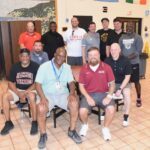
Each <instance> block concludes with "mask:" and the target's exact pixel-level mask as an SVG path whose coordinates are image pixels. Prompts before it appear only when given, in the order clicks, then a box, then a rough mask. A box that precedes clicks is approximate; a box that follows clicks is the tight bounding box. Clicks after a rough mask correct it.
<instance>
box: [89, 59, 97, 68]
mask: <svg viewBox="0 0 150 150" xmlns="http://www.w3.org/2000/svg"><path fill="white" fill-rule="evenodd" d="M98 63H99V60H97V59H96V58H92V59H91V60H90V61H89V64H90V65H91V66H96V65H97V64H98Z"/></svg>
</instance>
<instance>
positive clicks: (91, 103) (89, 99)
mask: <svg viewBox="0 0 150 150" xmlns="http://www.w3.org/2000/svg"><path fill="white" fill-rule="evenodd" d="M86 99H87V102H88V104H89V105H90V106H95V105H96V104H95V101H94V99H93V98H92V97H91V96H88V97H86Z"/></svg>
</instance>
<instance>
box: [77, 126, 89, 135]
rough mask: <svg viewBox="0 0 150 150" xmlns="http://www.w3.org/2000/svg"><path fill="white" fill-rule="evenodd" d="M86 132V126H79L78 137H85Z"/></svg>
mask: <svg viewBox="0 0 150 150" xmlns="http://www.w3.org/2000/svg"><path fill="white" fill-rule="evenodd" d="M87 131H88V124H83V125H82V126H81V129H80V131H79V135H80V136H86V134H87Z"/></svg>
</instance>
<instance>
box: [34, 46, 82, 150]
mask: <svg viewBox="0 0 150 150" xmlns="http://www.w3.org/2000/svg"><path fill="white" fill-rule="evenodd" d="M66 55H67V53H66V50H65V48H64V47H59V48H57V50H56V53H55V55H54V58H53V59H52V60H51V61H48V62H45V63H44V64H42V65H41V66H40V67H39V70H38V72H37V76H36V79H35V82H36V89H37V92H38V94H39V96H40V102H39V104H38V110H37V111H38V124H39V128H40V133H41V135H40V140H39V142H38V147H39V148H40V149H42V148H44V147H45V146H46V141H47V134H46V114H47V112H48V111H51V110H52V109H53V108H54V107H55V106H58V107H60V108H62V109H64V110H66V111H69V113H70V127H69V129H68V136H69V137H70V138H71V139H72V140H73V141H74V142H75V143H77V144H79V143H81V142H82V141H81V138H80V136H79V135H78V134H77V132H76V130H75V128H76V122H77V119H78V111H79V110H78V109H79V99H78V98H77V95H76V92H75V84H74V79H73V75H72V71H71V67H70V66H69V65H68V64H66V63H65V60H66ZM67 84H68V85H69V89H70V93H69V90H68V87H67Z"/></svg>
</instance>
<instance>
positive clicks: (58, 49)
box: [56, 47, 67, 55]
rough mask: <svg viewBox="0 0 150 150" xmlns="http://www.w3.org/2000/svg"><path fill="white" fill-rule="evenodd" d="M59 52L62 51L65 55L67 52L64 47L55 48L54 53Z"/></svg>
mask: <svg viewBox="0 0 150 150" xmlns="http://www.w3.org/2000/svg"><path fill="white" fill-rule="evenodd" d="M59 53H64V54H65V55H66V54H67V52H66V49H65V48H64V47H58V48H57V49H56V54H59Z"/></svg>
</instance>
